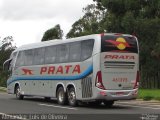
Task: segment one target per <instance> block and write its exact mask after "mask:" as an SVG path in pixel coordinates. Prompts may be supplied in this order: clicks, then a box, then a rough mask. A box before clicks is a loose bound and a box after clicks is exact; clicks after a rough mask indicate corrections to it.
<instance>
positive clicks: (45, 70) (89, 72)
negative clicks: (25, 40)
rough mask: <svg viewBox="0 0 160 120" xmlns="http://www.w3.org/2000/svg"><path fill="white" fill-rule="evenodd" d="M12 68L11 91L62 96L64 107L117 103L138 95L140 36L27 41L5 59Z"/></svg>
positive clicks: (22, 93) (22, 94) (53, 96)
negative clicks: (79, 103)
mask: <svg viewBox="0 0 160 120" xmlns="http://www.w3.org/2000/svg"><path fill="white" fill-rule="evenodd" d="M4 68H6V69H8V70H9V71H10V77H9V79H8V80H7V92H8V93H9V94H15V95H16V98H17V99H23V98H24V96H41V97H44V98H45V99H50V98H56V99H57V101H58V103H59V104H60V105H64V104H69V105H71V106H76V105H77V102H78V101H81V102H87V103H94V104H101V103H103V104H104V105H106V106H112V105H113V104H114V101H117V100H132V99H136V97H137V94H138V86H139V47H138V40H137V38H136V37H135V36H133V35H129V34H120V33H103V34H93V35H87V36H82V37H77V38H70V39H65V40H50V41H45V42H40V43H33V44H29V45H23V46H21V47H19V48H17V49H16V50H14V51H13V52H12V54H11V56H10V58H9V59H8V60H7V61H6V62H5V63H4Z"/></svg>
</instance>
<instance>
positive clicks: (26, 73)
mask: <svg viewBox="0 0 160 120" xmlns="http://www.w3.org/2000/svg"><path fill="white" fill-rule="evenodd" d="M22 72H23V74H22V75H33V70H30V69H25V68H23V69H22Z"/></svg>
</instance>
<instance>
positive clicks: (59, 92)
mask: <svg viewBox="0 0 160 120" xmlns="http://www.w3.org/2000/svg"><path fill="white" fill-rule="evenodd" d="M57 101H58V104H60V105H64V104H65V103H66V94H65V92H64V89H63V87H59V88H58V90H57Z"/></svg>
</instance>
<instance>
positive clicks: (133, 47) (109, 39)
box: [101, 35, 138, 53]
mask: <svg viewBox="0 0 160 120" xmlns="http://www.w3.org/2000/svg"><path fill="white" fill-rule="evenodd" d="M101 52H133V53H137V52H138V48H137V42H136V39H135V38H134V37H130V36H113V35H106V36H102V42H101Z"/></svg>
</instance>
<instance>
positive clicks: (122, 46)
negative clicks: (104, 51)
mask: <svg viewBox="0 0 160 120" xmlns="http://www.w3.org/2000/svg"><path fill="white" fill-rule="evenodd" d="M106 42H109V43H111V44H112V45H114V46H115V47H117V48H118V49H119V50H124V49H125V48H126V47H131V46H130V45H129V44H128V43H127V42H126V40H125V39H124V38H122V37H118V38H117V39H116V40H106Z"/></svg>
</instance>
